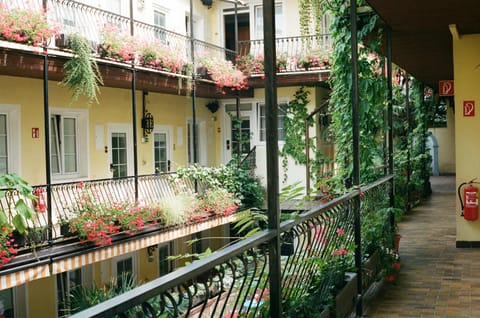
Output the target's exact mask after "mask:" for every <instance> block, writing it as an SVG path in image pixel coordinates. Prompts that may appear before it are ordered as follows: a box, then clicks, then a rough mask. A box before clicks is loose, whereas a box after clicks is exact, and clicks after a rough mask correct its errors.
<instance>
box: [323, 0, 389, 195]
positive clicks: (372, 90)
mask: <svg viewBox="0 0 480 318" xmlns="http://www.w3.org/2000/svg"><path fill="white" fill-rule="evenodd" d="M360 2H363V1H360ZM327 4H328V6H327V7H326V8H325V9H328V11H329V12H330V13H331V27H330V31H331V36H332V40H333V43H335V45H334V46H333V53H332V56H333V66H332V71H331V73H332V75H333V76H332V77H331V80H330V85H331V88H332V95H331V99H330V105H331V111H330V112H331V113H332V127H331V129H332V131H333V132H334V134H335V146H336V164H337V166H338V168H339V173H340V174H341V175H342V176H343V179H344V180H345V181H346V183H347V185H348V184H349V180H350V178H351V174H352V99H351V91H352V55H351V46H350V15H349V11H350V8H349V6H348V5H346V2H344V1H341V0H331V1H328V2H327ZM376 22H377V16H376V15H375V14H373V13H371V12H367V14H360V15H359V16H358V21H357V24H358V34H357V36H358V43H359V49H358V56H359V60H358V69H359V72H358V75H359V87H358V89H359V117H360V118H359V122H360V177H361V182H362V183H366V182H369V181H372V180H374V179H375V178H376V177H377V176H376V171H375V169H374V168H375V167H378V166H380V165H382V163H383V150H382V149H383V148H382V147H383V143H382V138H383V135H384V131H385V127H384V112H385V107H386V100H387V99H386V97H387V96H386V93H387V81H386V78H385V75H384V71H383V70H384V59H383V58H381V57H380V56H379V55H377V53H376V52H378V48H379V46H380V43H381V36H382V34H381V31H374V28H375V25H376ZM372 34H375V35H376V36H373V37H372ZM367 35H368V36H369V39H368V42H367V41H366V37H367Z"/></svg>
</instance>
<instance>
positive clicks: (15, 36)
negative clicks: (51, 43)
mask: <svg viewBox="0 0 480 318" xmlns="http://www.w3.org/2000/svg"><path fill="white" fill-rule="evenodd" d="M58 30H59V28H58V26H56V25H54V24H53V23H51V22H49V21H48V19H47V13H46V12H44V11H40V10H38V11H37V10H34V9H21V8H13V9H7V8H6V7H5V6H4V5H3V4H2V3H0V40H5V41H11V42H16V43H22V44H27V45H32V46H40V45H42V44H43V43H44V42H45V41H47V40H48V39H51V38H52V37H55V36H57V35H58Z"/></svg>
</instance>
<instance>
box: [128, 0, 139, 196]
mask: <svg viewBox="0 0 480 318" xmlns="http://www.w3.org/2000/svg"><path fill="white" fill-rule="evenodd" d="M130 35H131V36H132V37H133V36H134V24H133V0H130ZM136 81H137V76H136V70H135V61H134V60H132V121H133V125H132V126H133V127H132V129H133V175H134V178H135V202H136V201H138V140H137V98H136V95H135V92H136V90H137V83H136Z"/></svg>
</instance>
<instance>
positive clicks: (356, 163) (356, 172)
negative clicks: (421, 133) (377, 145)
mask: <svg viewBox="0 0 480 318" xmlns="http://www.w3.org/2000/svg"><path fill="white" fill-rule="evenodd" d="M350 34H351V36H350V41H351V42H350V44H351V48H352V139H353V140H352V155H353V158H352V160H353V171H352V182H353V186H354V188H357V189H358V191H359V192H360V188H359V187H360V118H359V116H360V115H359V114H360V113H359V96H358V39H357V2H356V1H354V0H351V1H350ZM353 213H354V228H355V267H356V268H357V278H358V280H357V289H358V294H357V303H356V312H357V315H358V316H361V315H362V313H363V304H362V302H363V300H362V297H363V295H362V294H363V291H362V287H363V286H362V238H361V225H360V194H358V195H357V196H355V198H354V199H353Z"/></svg>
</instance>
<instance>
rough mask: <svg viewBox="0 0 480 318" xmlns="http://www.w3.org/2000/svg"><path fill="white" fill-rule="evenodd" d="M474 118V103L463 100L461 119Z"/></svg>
mask: <svg viewBox="0 0 480 318" xmlns="http://www.w3.org/2000/svg"><path fill="white" fill-rule="evenodd" d="M474 116H475V101H474V100H464V101H463V117H474Z"/></svg>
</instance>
